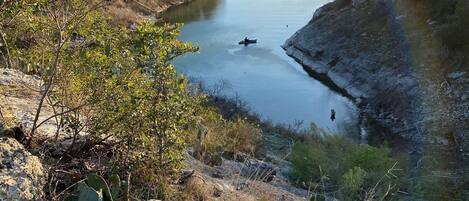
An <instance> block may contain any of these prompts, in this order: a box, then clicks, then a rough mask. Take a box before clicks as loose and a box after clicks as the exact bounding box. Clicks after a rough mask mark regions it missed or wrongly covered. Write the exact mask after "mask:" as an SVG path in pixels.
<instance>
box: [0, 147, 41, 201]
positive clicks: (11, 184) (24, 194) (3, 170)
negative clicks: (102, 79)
mask: <svg viewBox="0 0 469 201" xmlns="http://www.w3.org/2000/svg"><path fill="white" fill-rule="evenodd" d="M0 160H1V161H0V200H2V201H7V200H41V197H42V196H43V191H42V189H43V186H44V185H45V183H46V178H47V176H46V174H45V173H44V168H43V167H42V164H41V162H40V161H39V159H38V157H36V156H33V155H31V153H29V152H28V151H27V150H25V149H24V147H23V145H21V144H20V143H18V142H17V141H16V140H15V139H12V138H0Z"/></svg>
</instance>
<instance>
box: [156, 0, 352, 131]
mask: <svg viewBox="0 0 469 201" xmlns="http://www.w3.org/2000/svg"><path fill="white" fill-rule="evenodd" d="M327 2H329V0H255V1H252V0H218V1H217V0H196V1H194V2H193V3H191V4H188V5H185V6H182V7H178V8H176V9H174V10H172V11H171V12H169V13H167V16H166V18H165V19H167V20H171V22H183V23H185V26H184V27H183V28H182V30H181V36H180V37H179V38H180V39H181V40H183V41H190V42H193V43H194V44H195V45H197V46H199V47H200V53H198V54H188V55H184V56H182V57H179V58H177V59H176V60H175V61H174V62H173V64H175V66H176V68H177V70H178V71H179V72H181V73H183V74H185V75H186V76H188V77H197V78H199V79H201V80H202V81H203V82H204V83H205V84H206V85H208V86H211V85H216V84H217V83H219V82H220V80H223V81H224V82H225V83H229V85H230V88H229V89H226V90H223V95H226V96H238V97H239V98H240V99H241V100H243V101H245V102H246V103H247V105H248V106H249V107H250V108H251V110H252V111H254V112H256V113H258V114H260V115H261V116H262V117H263V118H264V119H270V120H272V121H273V122H274V123H287V124H291V123H293V122H295V121H304V124H303V125H302V126H303V127H304V128H307V127H309V125H310V123H311V122H313V123H315V124H316V125H317V126H318V127H320V128H322V129H324V130H330V131H332V132H336V133H337V132H343V133H350V131H351V130H354V129H350V128H349V127H350V126H352V127H355V126H354V125H357V122H356V120H357V118H356V113H355V112H356V111H355V107H354V106H353V104H352V103H350V102H349V101H348V100H347V99H346V98H344V97H342V96H340V95H338V94H336V93H335V92H332V91H331V90H329V89H328V88H327V87H325V86H324V85H322V84H321V83H319V82H318V81H316V80H314V79H313V78H311V77H309V76H308V75H307V74H306V73H305V72H304V71H303V69H302V67H301V66H300V65H299V64H298V63H296V62H295V61H293V60H292V59H291V58H289V57H288V56H286V54H285V52H284V51H283V49H282V48H281V47H280V45H282V44H283V43H284V42H285V40H286V39H287V38H288V37H290V36H291V35H293V33H295V31H297V30H298V29H300V28H301V27H302V26H304V25H305V24H306V23H307V22H308V21H309V20H310V19H311V17H312V15H313V12H314V9H315V8H319V7H320V6H321V5H323V4H325V3H327ZM246 5H249V6H246ZM286 25H288V26H286ZM246 36H247V37H250V38H256V39H258V43H257V44H254V45H250V46H247V47H245V46H240V45H238V42H239V40H241V39H243V38H244V37H246ZM331 109H334V110H335V111H336V112H337V114H336V118H337V119H336V120H335V121H331V120H330V111H331ZM356 131H357V132H358V128H356Z"/></svg>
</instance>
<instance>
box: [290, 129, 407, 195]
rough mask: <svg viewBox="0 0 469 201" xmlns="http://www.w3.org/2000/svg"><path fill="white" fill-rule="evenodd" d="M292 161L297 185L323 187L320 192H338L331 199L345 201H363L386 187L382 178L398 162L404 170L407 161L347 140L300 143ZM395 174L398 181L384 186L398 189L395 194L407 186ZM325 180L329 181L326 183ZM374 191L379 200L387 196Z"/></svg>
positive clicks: (294, 147)
mask: <svg viewBox="0 0 469 201" xmlns="http://www.w3.org/2000/svg"><path fill="white" fill-rule="evenodd" d="M289 160H290V161H291V163H292V166H293V170H292V172H291V179H292V181H293V182H294V183H296V184H297V185H299V186H302V187H305V188H310V189H317V186H318V184H321V186H323V187H322V189H321V192H326V194H327V193H328V192H329V193H332V192H336V193H332V194H333V195H331V196H334V197H340V198H341V199H342V200H356V199H362V198H363V197H364V196H365V192H366V191H368V190H371V189H372V188H373V187H374V186H375V185H376V184H377V183H383V179H382V178H383V177H385V175H387V174H388V172H389V171H388V170H389V169H391V168H393V165H394V164H395V163H396V162H397V163H398V164H399V168H401V169H402V167H405V160H404V158H401V157H394V156H392V154H391V150H390V149H388V148H384V147H383V148H376V147H371V146H369V145H358V144H355V143H354V142H352V141H351V140H348V139H346V138H344V137H327V138H324V139H322V140H315V141H303V142H297V143H296V144H295V145H294V146H293V149H292V154H291V156H290V157H289ZM393 169H397V168H393ZM395 174H398V175H396V178H391V177H390V178H389V179H387V180H386V182H385V184H391V183H392V184H393V185H396V187H395V188H394V189H393V190H397V189H399V188H403V187H404V186H405V182H404V178H405V175H404V174H400V173H393V175H395ZM324 177H327V181H326V182H324ZM375 191H376V192H377V193H375V194H378V196H379V195H382V194H384V193H386V192H384V190H382V189H378V190H375Z"/></svg>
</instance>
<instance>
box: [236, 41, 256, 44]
mask: <svg viewBox="0 0 469 201" xmlns="http://www.w3.org/2000/svg"><path fill="white" fill-rule="evenodd" d="M254 43H257V40H246V41H245V40H242V41H239V43H238V44H240V45H249V44H254Z"/></svg>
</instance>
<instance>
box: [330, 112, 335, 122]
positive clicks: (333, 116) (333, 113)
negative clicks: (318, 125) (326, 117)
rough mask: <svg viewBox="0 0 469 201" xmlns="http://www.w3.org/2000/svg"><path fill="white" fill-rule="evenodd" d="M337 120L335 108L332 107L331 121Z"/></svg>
mask: <svg viewBox="0 0 469 201" xmlns="http://www.w3.org/2000/svg"><path fill="white" fill-rule="evenodd" d="M334 120H335V110H334V109H332V110H331V121H334Z"/></svg>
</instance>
